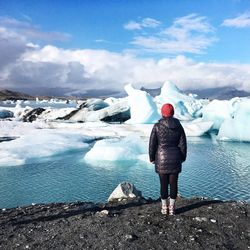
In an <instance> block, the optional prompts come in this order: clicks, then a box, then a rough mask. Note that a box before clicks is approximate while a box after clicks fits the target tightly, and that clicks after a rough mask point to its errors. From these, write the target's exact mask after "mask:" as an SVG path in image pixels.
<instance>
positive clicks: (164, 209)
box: [161, 206, 168, 215]
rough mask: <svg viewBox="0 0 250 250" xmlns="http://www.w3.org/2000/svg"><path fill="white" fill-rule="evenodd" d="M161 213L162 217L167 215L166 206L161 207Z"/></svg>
mask: <svg viewBox="0 0 250 250" xmlns="http://www.w3.org/2000/svg"><path fill="white" fill-rule="evenodd" d="M161 213H162V214H164V215H166V214H168V206H162V207H161Z"/></svg>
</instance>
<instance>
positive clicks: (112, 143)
mask: <svg viewBox="0 0 250 250" xmlns="http://www.w3.org/2000/svg"><path fill="white" fill-rule="evenodd" d="M145 153H147V145H146V143H145V142H143V141H142V140H141V139H140V138H139V137H138V136H133V137H132V136H131V137H126V138H111V139H104V140H101V141H97V142H96V143H95V145H94V146H93V148H92V149H91V150H90V151H89V152H87V154H86V155H85V157H84V159H85V160H86V161H130V160H137V159H138V156H139V155H142V154H145Z"/></svg>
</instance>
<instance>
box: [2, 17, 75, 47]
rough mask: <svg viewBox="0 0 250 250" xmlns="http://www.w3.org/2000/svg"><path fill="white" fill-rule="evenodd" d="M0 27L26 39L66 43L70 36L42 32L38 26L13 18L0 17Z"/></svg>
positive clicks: (60, 33) (55, 32)
mask: <svg viewBox="0 0 250 250" xmlns="http://www.w3.org/2000/svg"><path fill="white" fill-rule="evenodd" d="M0 27H2V28H6V29H8V30H9V31H11V32H14V33H16V34H22V36H25V37H26V38H28V39H32V40H34V39H35V40H40V41H41V40H42V41H47V42H51V41H67V40H69V39H70V38H71V35H69V34H67V33H63V32H57V31H49V32H48V31H42V30H41V29H40V28H39V27H38V26H36V25H33V24H32V23H30V22H28V21H19V20H17V19H15V18H10V17H0Z"/></svg>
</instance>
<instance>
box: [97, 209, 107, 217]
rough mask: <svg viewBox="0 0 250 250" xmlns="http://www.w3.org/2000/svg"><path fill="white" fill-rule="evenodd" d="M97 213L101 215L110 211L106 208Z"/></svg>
mask: <svg viewBox="0 0 250 250" xmlns="http://www.w3.org/2000/svg"><path fill="white" fill-rule="evenodd" d="M96 214H98V215H100V216H103V215H108V214H109V211H108V210H106V209H104V210H102V211H100V212H96Z"/></svg>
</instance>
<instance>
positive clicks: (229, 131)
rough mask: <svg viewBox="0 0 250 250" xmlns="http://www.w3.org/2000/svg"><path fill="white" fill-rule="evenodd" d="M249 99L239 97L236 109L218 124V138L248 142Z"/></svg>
mask: <svg viewBox="0 0 250 250" xmlns="http://www.w3.org/2000/svg"><path fill="white" fill-rule="evenodd" d="M249 124H250V99H243V98H241V99H240V101H238V103H237V109H236V110H235V111H234V113H233V114H232V115H231V116H229V117H228V118H226V119H225V120H224V121H223V123H222V124H221V126H220V130H219V133H218V139H219V140H224V141H244V142H250V126H249Z"/></svg>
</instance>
